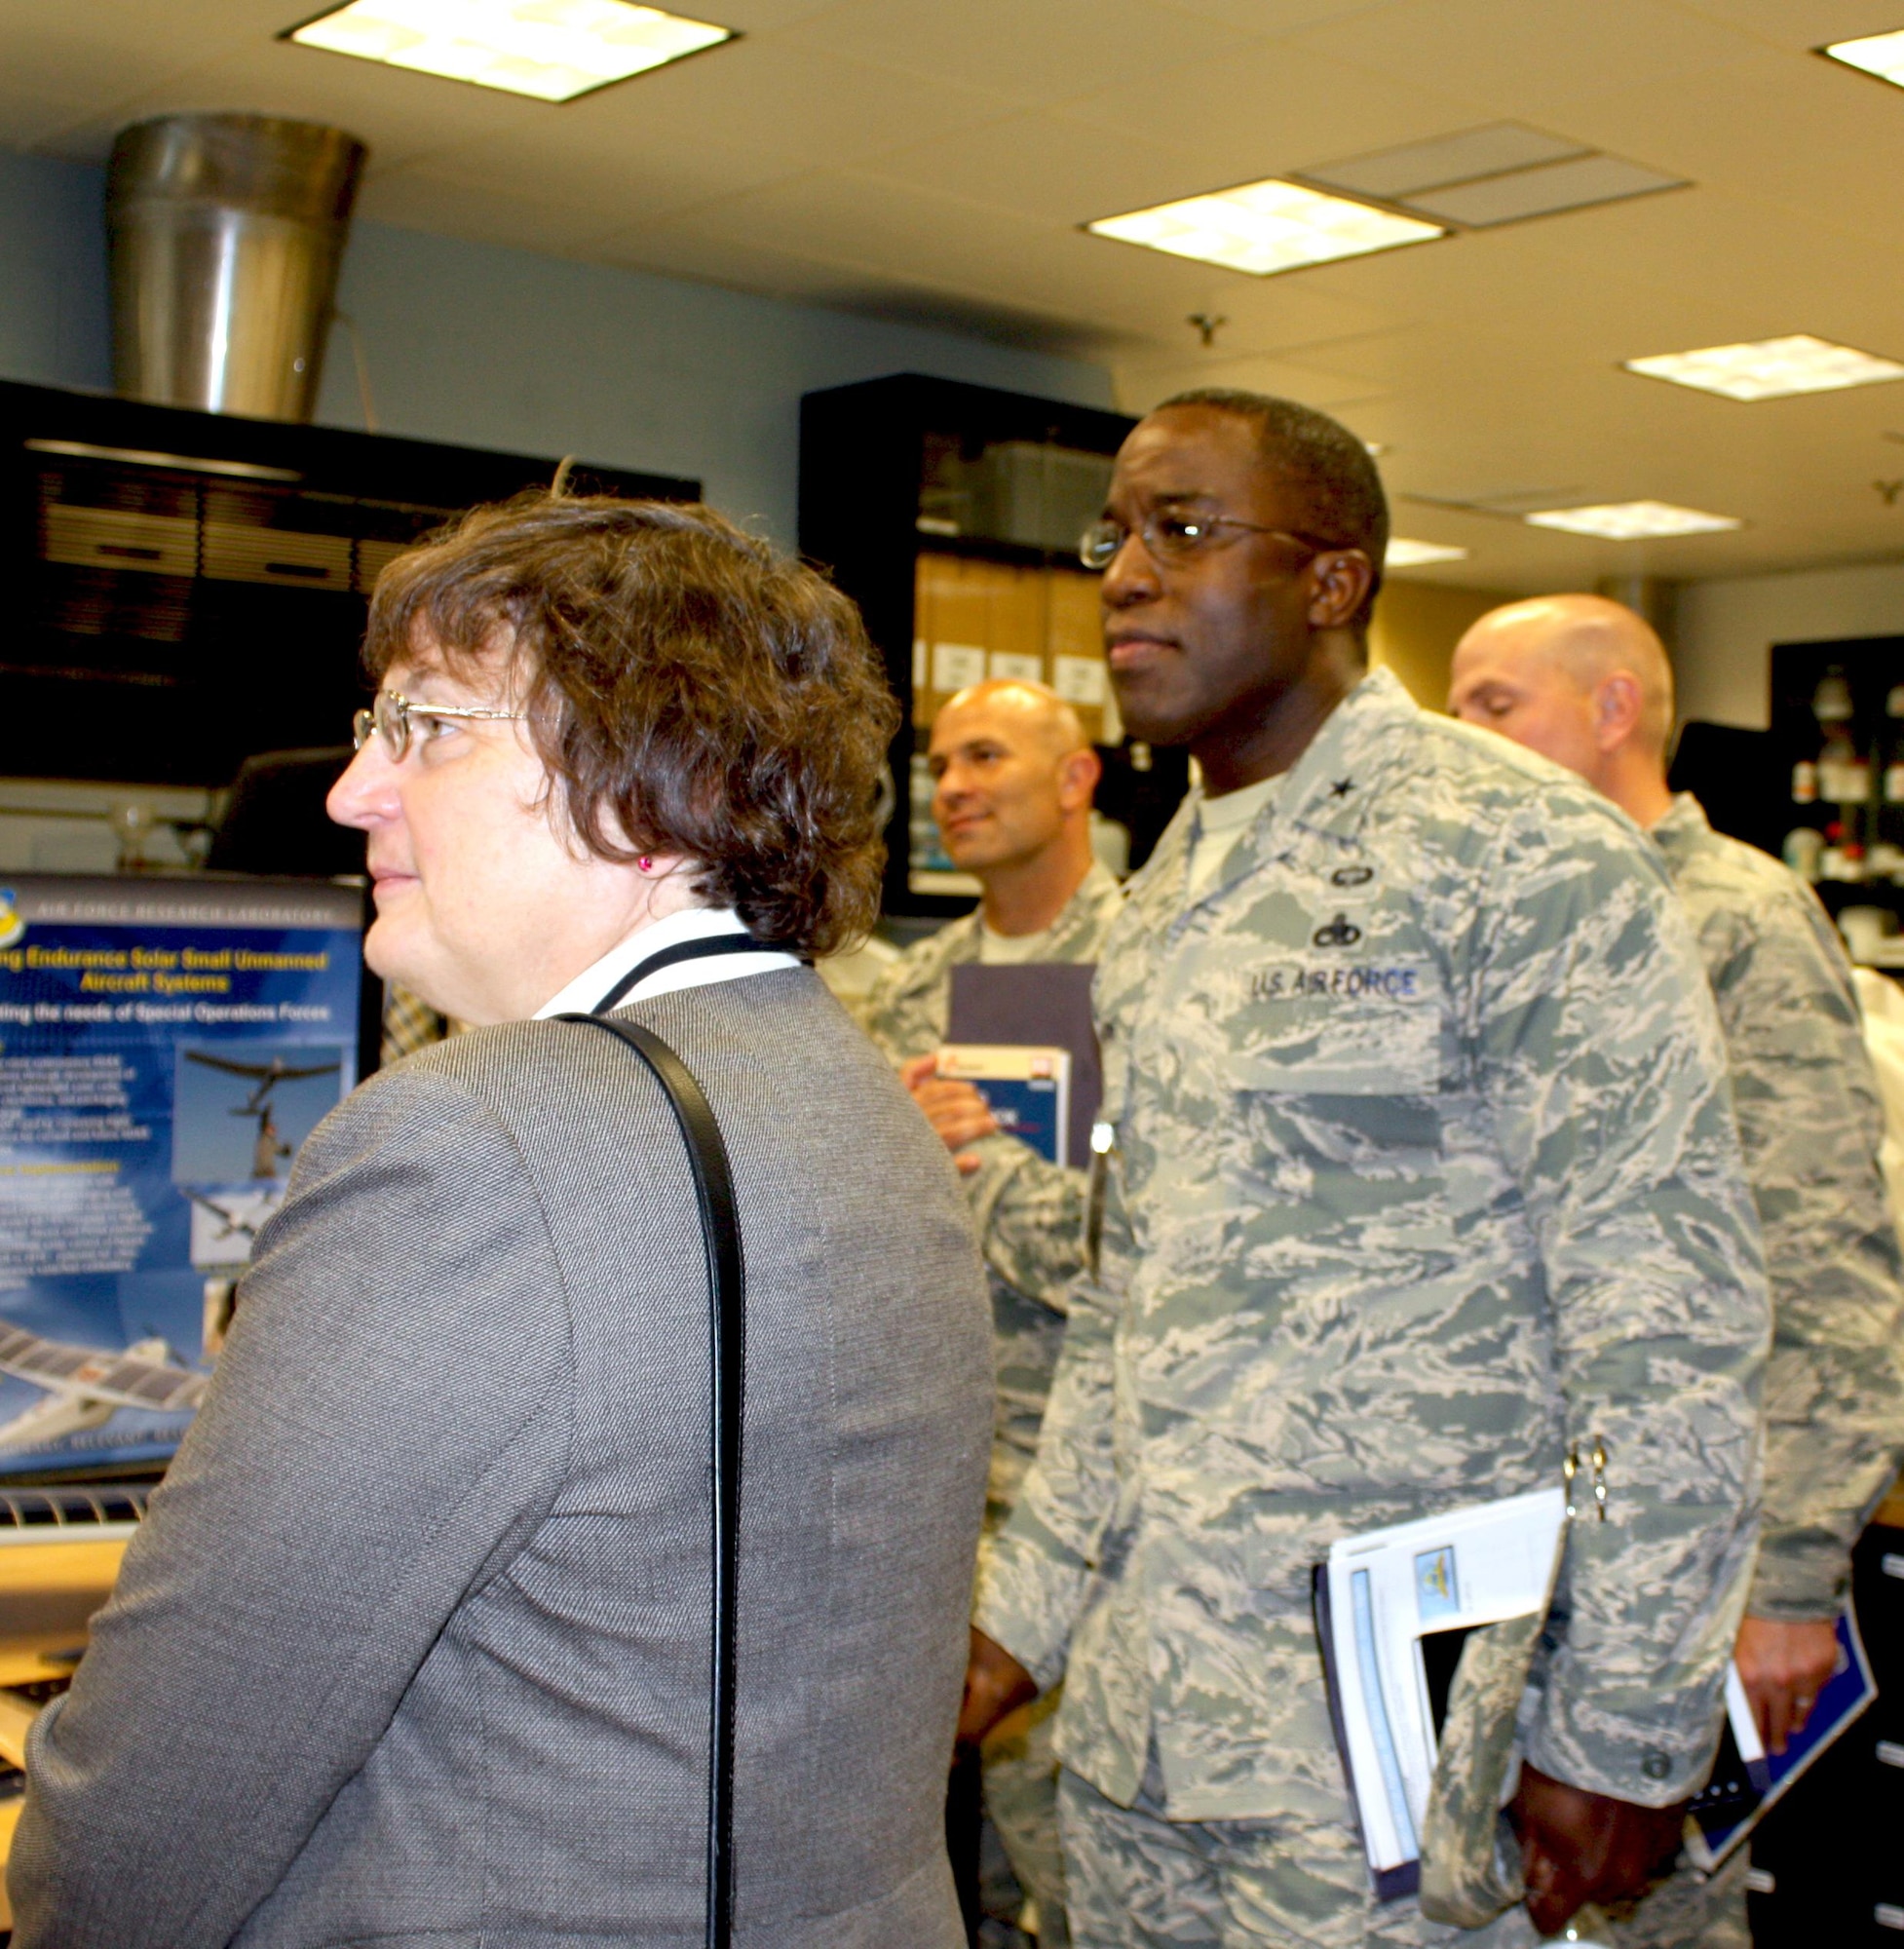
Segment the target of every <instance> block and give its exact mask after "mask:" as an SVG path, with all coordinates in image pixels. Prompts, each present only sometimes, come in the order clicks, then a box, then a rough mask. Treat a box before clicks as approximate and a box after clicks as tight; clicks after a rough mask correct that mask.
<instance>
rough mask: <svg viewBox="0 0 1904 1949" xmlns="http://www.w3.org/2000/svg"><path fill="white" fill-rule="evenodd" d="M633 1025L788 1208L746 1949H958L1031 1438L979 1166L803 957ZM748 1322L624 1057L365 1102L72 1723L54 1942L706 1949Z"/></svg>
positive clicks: (762, 1505) (285, 1227) (299, 1214)
mask: <svg viewBox="0 0 1904 1949" xmlns="http://www.w3.org/2000/svg"><path fill="white" fill-rule="evenodd" d="M626 1013H628V1015H629V1016H630V1017H631V1018H633V1019H636V1020H639V1021H642V1022H645V1023H646V1024H647V1025H648V1026H649V1027H651V1028H653V1029H654V1030H656V1031H657V1032H658V1033H659V1034H660V1035H662V1036H663V1037H665V1038H666V1040H667V1041H668V1042H669V1043H671V1044H672V1045H673V1046H674V1048H675V1049H676V1051H678V1052H679V1053H680V1055H681V1057H682V1058H683V1060H684V1061H685V1062H686V1063H687V1065H688V1067H689V1068H690V1069H691V1070H693V1071H694V1073H695V1075H696V1077H697V1078H698V1080H699V1081H700V1083H701V1085H702V1088H703V1089H704V1090H705V1091H706V1094H707V1097H708V1099H709V1101H710V1102H711V1104H712V1105H713V1108H714V1111H715V1114H716V1116H717V1117H718V1118H719V1120H720V1123H721V1126H722V1129H723V1133H724V1135H725V1137H726V1140H727V1144H728V1148H729V1152H730V1154H731V1156H732V1160H733V1166H734V1176H735V1183H736V1192H737V1196H738V1200H739V1204H740V1208H741V1217H742V1233H743V1243H744V1249H745V1258H746V1272H747V1299H748V1319H747V1364H748V1374H747V1391H746V1421H745V1428H746V1459H745V1473H744V1477H743V1493H742V1505H741V1518H742V1562H741V1584H740V1597H741V1639H740V1726H739V1737H738V1766H737V1808H736V1828H735V1832H736V1860H737V1869H738V1882H739V1892H738V1924H737V1939H738V1941H739V1942H740V1943H742V1944H744V1945H750V1949H820V1945H822V1944H823V1945H825V1949H955V1945H958V1944H960V1943H962V1942H963V1939H964V1938H963V1934H962V1931H961V1930H960V1928H959V1922H958V1915H957V1910H956V1905H955V1903H954V1899H953V1892H952V1885H951V1877H950V1874H949V1871H948V1869H947V1865H946V1860H945V1848H944V1830H943V1825H942V1811H943V1804H944V1792H945V1777H946V1767H947V1765H948V1762H949V1756H950V1752H951V1742H952V1726H953V1719H954V1716H955V1713H956V1708H957V1701H958V1697H959V1688H960V1680H961V1674H962V1673H963V1671H964V1667H965V1655H966V1620H967V1617H968V1614H969V1610H970V1602H971V1572H972V1553H973V1548H974V1545H975V1541H976V1538H977V1534H978V1522H979V1513H980V1506H981V1503H982V1500H983V1491H984V1480H985V1460H986V1447H987V1441H988V1438H989V1434H990V1429H991V1347H990V1336H989V1330H988V1325H987V1312H986V1301H985V1286H984V1280H983V1276H982V1274H981V1272H980V1269H979V1262H978V1256H977V1252H976V1250H975V1247H974V1245H973V1243H972V1239H971V1229H970V1225H969V1223H968V1220H967V1217H966V1210H965V1201H964V1199H963V1198H962V1196H961V1194H960V1190H959V1185H958V1181H957V1176H956V1173H955V1172H954V1170H953V1168H952V1166H951V1163H950V1160H949V1159H948V1158H947V1156H946V1154H945V1150H944V1147H943V1146H942V1145H941V1144H940V1143H939V1141H938V1139H937V1138H936V1137H935V1136H933V1133H932V1131H931V1130H930V1129H929V1127H927V1125H926V1122H925V1120H924V1119H923V1118H922V1117H921V1116H920V1115H919V1113H918V1111H917V1110H916V1109H914V1108H913V1106H912V1104H911V1103H910V1101H909V1100H908V1099H907V1097H906V1095H905V1093H904V1091H903V1090H902V1089H900V1088H899V1086H898V1084H897V1082H896V1081H895V1078H894V1077H893V1075H892V1074H891V1072H890V1071H889V1070H888V1068H887V1066H886V1064H885V1063H884V1062H883V1061H882V1060H881V1059H880V1057H879V1056H878V1055H877V1054H876V1053H875V1052H874V1051H873V1050H872V1048H871V1046H870V1045H869V1044H868V1043H867V1042H866V1041H865V1040H864V1038H863V1037H862V1036H861V1035H860V1034H859V1032H858V1030H857V1028H855V1027H854V1025H853V1024H852V1022H851V1021H850V1020H849V1019H848V1018H847V1016H846V1015H845V1014H844V1013H842V1011H841V1010H840V1009H839V1007H838V1006H837V1004H835V1003H834V1002H833V1000H832V999H831V998H830V997H829V996H828V995H827V994H826V992H825V990H824V989H823V988H822V986H821V984H820V982H819V979H818V978H817V977H816V976H815V975H813V974H812V973H811V972H810V971H808V970H806V969H798V970H787V971H782V972H781V973H777V974H772V975H755V976H750V977H747V978H744V979H741V980H734V981H724V982H721V983H719V984H717V985H714V986H709V987H703V988H695V989H689V990H684V991H679V992H676V993H673V994H669V995H664V996H660V997H657V998H655V999H654V1000H651V1001H646V1002H642V1003H639V1004H637V1005H635V1006H634V1007H632V1008H630V1009H629V1010H628V1011H627V1012H626ZM706 1305H707V1300H706V1284H705V1278H704V1268H703V1261H702V1246H701V1237H700V1231H699V1227H698V1223H697V1221H696V1218H695V1215H694V1204H693V1192H692V1189H691V1186H690V1180H689V1177H688V1169H687V1162H686V1155H685V1152H684V1150H683V1147H682V1144H681V1139H680V1137H679V1135H678V1134H677V1132H676V1130H675V1128H674V1126H673V1123H672V1121H671V1118H670V1115H669V1113H668V1110H667V1108H666V1101H665V1099H664V1098H663V1096H662V1094H661V1091H660V1089H659V1088H658V1086H657V1085H656V1084H655V1082H654V1081H653V1079H652V1078H651V1077H650V1076H649V1074H648V1072H647V1070H646V1069H645V1068H644V1067H643V1066H642V1064H641V1063H640V1062H639V1061H638V1060H637V1059H636V1057H635V1056H634V1055H633V1054H632V1053H631V1052H630V1051H628V1049H626V1048H625V1047H624V1046H623V1045H622V1044H620V1043H619V1042H617V1041H616V1040H614V1039H613V1038H612V1037H610V1036H607V1035H605V1034H603V1033H602V1032H601V1031H600V1030H598V1029H592V1028H589V1027H586V1026H582V1025H579V1024H570V1023H561V1022H524V1023H516V1024H513V1025H511V1026H509V1027H505V1028H499V1029H491V1030H484V1031H481V1032H478V1033H476V1034H473V1035H470V1036H466V1037H462V1038H459V1039H458V1040H456V1041H454V1042H451V1043H446V1044H444V1045H442V1046H440V1047H439V1048H437V1049H434V1050H431V1051H427V1052H425V1053H424V1054H423V1055H420V1056H417V1057H415V1058H413V1059H412V1060H410V1061H408V1062H404V1063H401V1064H400V1065H398V1066H397V1067H396V1068H394V1069H391V1070H388V1071H386V1072H384V1073H383V1074H381V1075H378V1076H376V1077H373V1078H372V1079H371V1080H370V1081H369V1082H368V1083H366V1084H365V1085H364V1086H363V1088H362V1089H359V1090H358V1091H357V1093H356V1094H355V1095H353V1096H352V1097H351V1098H350V1100H349V1101H348V1102H346V1103H344V1104H343V1105H341V1106H340V1107H339V1108H338V1109H337V1110H336V1111H335V1112H334V1113H333V1114H332V1115H331V1116H330V1117H329V1118H327V1119H326V1120H325V1122H324V1124H323V1125H322V1126H321V1127H319V1129H318V1130H317V1131H316V1132H315V1133H314V1135H313V1136H312V1137H311V1138H310V1140H309V1142H308V1143H307V1144H306V1145H305V1147H304V1149H303V1152H302V1154H301V1155H300V1157H299V1159H298V1162H297V1166H296V1169H295V1172H294V1174H293V1177H292V1181H291V1193H290V1197H289V1198H288V1200H287V1201H286V1205H285V1208H284V1210H283V1211H282V1212H281V1213H280V1214H279V1216H277V1217H276V1218H274V1219H273V1220H272V1222H271V1223H270V1224H269V1225H268V1226H267V1227H266V1228H265V1230H264V1232H263V1234H262V1235H261V1236H260V1238H259V1241H258V1250H257V1255H256V1258H255V1261H254V1264H253V1266H252V1268H251V1271H250V1273H249V1274H248V1277H247V1278H246V1280H245V1282H244V1286H243V1288H242V1292H241V1296H240V1301H239V1308H238V1316H237V1320H236V1323H235V1326H234V1329H233V1332H232V1335H231V1338H230V1340H229V1342H228V1344H227V1347H226V1350H225V1353H224V1355H223V1357H222V1358H221V1360H220V1362H219V1366H218V1372H217V1377H216V1379H215V1381H214V1383H213V1385H212V1388H211V1392H210V1395H209V1399H208V1401H207V1403H206V1406H205V1407H204V1409H203V1410H202V1412H201V1414H200V1416H199V1419H198V1422H197V1424H196V1425H195V1426H194V1428H193V1429H192V1431H191V1433H190V1434H189V1435H188V1436H187V1438H186V1440H185V1443H184V1445H183V1447H182V1448H181V1449H180V1451H179V1454H178V1458H177V1460H176V1462H175V1463H174V1464H173V1466H172V1469H171V1473H170V1475H169V1476H168V1478H167V1481H166V1483H165V1485H164V1487H163V1488H162V1489H161V1490H160V1491H159V1493H158V1494H157V1495H155V1496H154V1498H153V1501H152V1508H151V1513H150V1515H149V1517H148V1518H147V1520H146V1522H145V1524H144V1526H143V1528H142V1529H141V1531H140V1533H139V1535H138V1536H137V1538H136V1539H135V1540H134V1542H133V1546H132V1548H131V1549H130V1550H129V1551H128V1553H127V1558H126V1565H125V1570H124V1573H123V1575H122V1576H121V1579H120V1582H119V1587H118V1590H117V1592H116V1594H115V1595H114V1597H113V1599H112V1601H111V1603H110V1604H109V1605H108V1606H107V1607H106V1609H105V1610H104V1611H103V1612H102V1613H101V1614H100V1616H99V1618H98V1619H97V1620H96V1621H95V1628H94V1634H93V1644H92V1649H91V1650H90V1651H89V1652H88V1654H87V1656H86V1661H85V1663H84V1664H83V1665H82V1666H81V1668H80V1672H79V1676H78V1678H77V1680H76V1682H75V1684H74V1686H73V1689H72V1691H71V1693H70V1694H69V1695H68V1696H67V1697H66V1698H65V1699H64V1700H63V1701H60V1702H59V1703H57V1704H56V1705H55V1706H54V1707H52V1708H50V1709H49V1710H48V1711H47V1712H46V1713H45V1714H43V1715H42V1717H41V1720H40V1722H39V1724H38V1726H37V1727H36V1729H35V1732H34V1735H33V1739H32V1745H31V1751H30V1753H29V1764H28V1786H27V1804H26V1811H25V1813H24V1815H22V1817H21V1820H20V1824H19V1833H18V1836H17V1839H16V1844H15V1849H14V1855H13V1865H12V1870H11V1876H10V1887H11V1891H12V1894H13V1900H14V1906H15V1911H16V1915H17V1918H18V1920H17V1923H16V1930H17V1932H16V1934H15V1936H14V1942H15V1949H147V1945H149V1946H150V1949H200V1945H204V1946H205V1949H212V1945H223V1944H226V1943H230V1942H237V1943H240V1944H243V1945H245V1949H265V1945H267V1944H268V1945H271V1949H318V1945H344V1944H367V1943H370V1942H375V1943H376V1944H377V1949H557V1945H560V1949H585V1945H587V1949H608V1945H611V1944H613V1945H617V1949H620V1945H629V1944H640V1945H648V1944H664V1943H666V1944H685V1943H690V1942H698V1941H699V1940H700V1939H701V1928H702V1903H703V1886H704V1885H703V1848H704V1835H705V1813H706V1801H705V1792H706V1784H705V1756H706V1724H707V1722H706V1669H707V1649H706V1647H707V1617H708V1614H707V1577H708V1568H707V1527H706V1526H707V1518H706V1454H707V1446H706V1414H707V1409H706V1390H707V1363H706V1344H705V1343H706Z"/></svg>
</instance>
